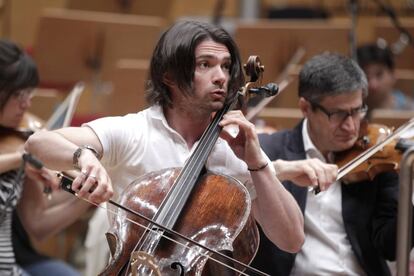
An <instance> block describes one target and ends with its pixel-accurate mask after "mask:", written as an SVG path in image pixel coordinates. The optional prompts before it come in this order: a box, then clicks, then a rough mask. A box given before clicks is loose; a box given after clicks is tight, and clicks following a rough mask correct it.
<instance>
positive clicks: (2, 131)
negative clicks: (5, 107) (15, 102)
mask: <svg viewBox="0 0 414 276" xmlns="http://www.w3.org/2000/svg"><path fill="white" fill-rule="evenodd" d="M43 125H44V122H43V121H42V120H41V119H40V118H39V117H37V116H35V115H33V114H31V113H29V112H26V113H25V114H24V116H23V118H22V121H21V122H20V124H19V126H18V127H17V128H8V127H2V126H0V154H4V153H13V152H16V151H17V150H18V149H19V148H20V147H22V146H23V144H24V143H25V142H26V140H27V138H29V136H30V135H32V134H33V133H34V132H35V131H37V130H39V129H41V128H42V127H43Z"/></svg>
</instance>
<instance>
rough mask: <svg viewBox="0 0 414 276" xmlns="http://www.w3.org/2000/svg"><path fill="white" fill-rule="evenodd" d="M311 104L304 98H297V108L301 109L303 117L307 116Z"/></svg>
mask: <svg viewBox="0 0 414 276" xmlns="http://www.w3.org/2000/svg"><path fill="white" fill-rule="evenodd" d="M311 108H312V106H311V104H310V103H309V102H308V101H307V100H305V98H303V97H300V98H299V109H300V111H302V114H303V117H308V114H309V112H311Z"/></svg>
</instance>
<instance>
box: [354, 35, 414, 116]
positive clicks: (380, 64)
mask: <svg viewBox="0 0 414 276" xmlns="http://www.w3.org/2000/svg"><path fill="white" fill-rule="evenodd" d="M357 57H358V63H359V65H360V66H361V68H362V69H363V70H364V72H365V74H366V75H367V79H368V97H367V99H366V101H367V105H368V107H369V110H373V109H376V108H381V109H397V110H412V109H414V101H413V99H412V98H411V97H409V96H407V94H405V93H404V92H403V91H400V90H398V89H397V88H396V87H395V83H396V76H395V64H394V56H393V54H392V52H391V50H390V49H389V48H388V47H386V46H384V47H382V46H379V45H378V44H375V43H373V44H365V45H362V46H360V47H358V49H357ZM405 92H409V91H405Z"/></svg>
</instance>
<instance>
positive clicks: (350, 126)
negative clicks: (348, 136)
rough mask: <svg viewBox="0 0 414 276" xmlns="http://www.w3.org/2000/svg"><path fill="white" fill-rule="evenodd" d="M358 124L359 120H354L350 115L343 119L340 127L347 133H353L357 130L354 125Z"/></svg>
mask: <svg viewBox="0 0 414 276" xmlns="http://www.w3.org/2000/svg"><path fill="white" fill-rule="evenodd" d="M357 123H359V120H358V122H357V120H355V119H354V118H353V117H352V115H351V114H348V116H347V117H346V118H345V120H344V121H343V122H342V124H341V127H342V128H343V129H344V130H346V131H349V132H353V131H355V130H356V129H357V127H356V124H357Z"/></svg>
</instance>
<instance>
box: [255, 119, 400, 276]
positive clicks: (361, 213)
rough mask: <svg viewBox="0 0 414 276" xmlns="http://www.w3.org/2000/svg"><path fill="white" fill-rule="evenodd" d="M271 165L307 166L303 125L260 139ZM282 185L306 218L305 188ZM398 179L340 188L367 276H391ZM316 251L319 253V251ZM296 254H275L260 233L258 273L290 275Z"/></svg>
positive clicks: (349, 233)
mask: <svg viewBox="0 0 414 276" xmlns="http://www.w3.org/2000/svg"><path fill="white" fill-rule="evenodd" d="M259 139H260V143H261V146H262V148H263V150H264V151H265V153H266V154H267V155H268V156H269V158H270V160H276V159H284V160H303V159H306V153H305V150H304V146H303V139H302V122H301V123H300V124H299V125H297V126H296V127H295V128H294V129H293V130H288V131H280V132H276V133H273V134H271V135H265V134H264V135H261V136H259ZM283 185H284V186H285V187H286V189H287V190H288V191H289V192H290V193H291V194H292V195H293V197H294V198H295V199H296V201H297V203H298V205H299V207H300V209H301V210H302V212H305V206H306V198H307V193H308V191H307V188H304V187H299V186H296V185H295V184H293V183H292V182H290V181H284V182H283ZM397 200H398V174H397V173H382V174H379V175H377V177H375V178H374V180H373V181H366V182H361V183H354V184H349V185H344V184H342V217H343V222H344V226H345V231H346V234H347V236H348V239H349V242H350V244H351V246H352V250H353V251H354V253H355V256H356V258H357V260H358V261H359V264H360V266H361V267H362V269H363V270H364V271H365V272H366V274H367V275H372V276H381V275H390V271H389V269H388V266H387V264H386V262H385V259H388V260H395V257H396V256H395V255H396V231H397V229H396V228H397V205H398V204H397ZM315 250H317V249H315ZM295 256H296V254H290V253H286V252H284V251H282V250H280V249H279V248H277V247H276V246H275V245H274V244H273V243H271V242H270V241H269V239H267V238H266V236H265V235H264V234H263V232H262V231H261V243H260V246H259V251H258V253H257V255H256V257H255V259H254V260H253V263H252V265H253V267H256V268H258V269H260V270H262V271H264V272H266V273H269V274H270V275H277V276H283V275H289V274H290V272H291V270H292V267H293V265H294V260H295Z"/></svg>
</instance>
